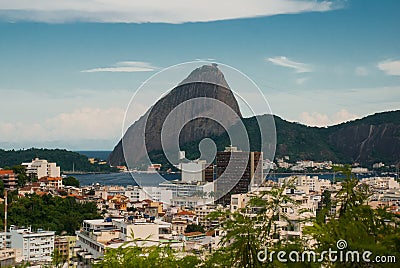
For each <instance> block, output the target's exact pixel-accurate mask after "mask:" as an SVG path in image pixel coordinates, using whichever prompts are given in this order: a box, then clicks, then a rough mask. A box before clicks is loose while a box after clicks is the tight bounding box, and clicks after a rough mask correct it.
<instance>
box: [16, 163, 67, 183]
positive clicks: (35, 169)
mask: <svg viewBox="0 0 400 268" xmlns="http://www.w3.org/2000/svg"><path fill="white" fill-rule="evenodd" d="M21 165H22V166H24V167H25V168H26V174H27V175H28V176H31V177H35V178H37V179H41V178H43V177H50V178H59V177H60V167H58V166H57V164H56V163H50V162H48V161H47V160H44V159H39V158H35V159H33V160H32V162H30V163H22V164H21Z"/></svg>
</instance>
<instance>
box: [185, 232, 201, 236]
mask: <svg viewBox="0 0 400 268" xmlns="http://www.w3.org/2000/svg"><path fill="white" fill-rule="evenodd" d="M202 234H203V233H202V232H190V233H184V234H183V235H184V236H197V235H202Z"/></svg>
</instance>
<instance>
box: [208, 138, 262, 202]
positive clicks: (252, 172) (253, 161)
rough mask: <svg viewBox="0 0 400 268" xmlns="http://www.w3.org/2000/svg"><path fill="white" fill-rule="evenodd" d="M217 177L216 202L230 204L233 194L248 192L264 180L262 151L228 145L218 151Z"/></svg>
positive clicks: (215, 186)
mask: <svg viewBox="0 0 400 268" xmlns="http://www.w3.org/2000/svg"><path fill="white" fill-rule="evenodd" d="M216 160H217V178H216V180H215V184H214V189H215V190H214V191H215V194H216V203H217V204H221V205H224V206H226V205H229V204H230V202H231V195H232V194H241V193H247V192H248V191H249V189H250V187H251V186H252V185H260V184H261V182H262V181H263V169H262V160H263V153H262V152H242V151H239V150H237V148H236V147H232V146H231V147H226V149H225V151H224V152H217V157H216Z"/></svg>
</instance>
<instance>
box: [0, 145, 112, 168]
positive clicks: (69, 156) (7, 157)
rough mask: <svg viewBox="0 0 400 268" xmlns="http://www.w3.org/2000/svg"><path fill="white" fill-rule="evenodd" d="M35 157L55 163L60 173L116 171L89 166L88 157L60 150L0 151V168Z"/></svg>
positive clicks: (96, 165)
mask: <svg viewBox="0 0 400 268" xmlns="http://www.w3.org/2000/svg"><path fill="white" fill-rule="evenodd" d="M35 157H38V158H40V159H46V160H48V161H50V162H56V163H57V165H58V166H60V168H61V171H72V169H73V168H74V169H75V171H82V172H110V171H116V169H114V168H110V167H109V165H99V164H91V163H90V162H89V161H88V157H87V156H85V155H82V154H79V153H77V152H71V151H67V150H62V149H37V148H31V149H27V150H9V151H6V150H1V149H0V167H5V166H14V165H20V164H21V163H23V162H30V161H32V159H34V158H35Z"/></svg>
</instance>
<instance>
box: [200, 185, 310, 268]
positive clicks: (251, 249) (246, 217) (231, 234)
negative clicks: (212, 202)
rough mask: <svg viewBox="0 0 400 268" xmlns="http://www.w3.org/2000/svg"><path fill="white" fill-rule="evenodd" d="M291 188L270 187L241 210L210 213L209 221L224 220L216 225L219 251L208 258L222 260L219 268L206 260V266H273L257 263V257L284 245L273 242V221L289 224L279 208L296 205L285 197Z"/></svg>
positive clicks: (295, 244)
mask: <svg viewBox="0 0 400 268" xmlns="http://www.w3.org/2000/svg"><path fill="white" fill-rule="evenodd" d="M293 187H294V186H293V185H292V182H291V181H289V182H288V183H285V184H284V185H282V186H281V187H272V188H271V190H269V191H264V192H261V193H260V194H259V195H255V196H254V197H252V198H251V199H250V202H249V204H248V205H247V206H246V207H245V208H244V209H241V210H239V211H236V212H233V213H232V212H230V211H224V212H222V211H218V212H213V213H211V214H210V217H211V218H214V219H217V218H218V219H225V220H223V221H222V222H221V225H220V226H219V228H220V229H222V230H223V233H224V236H223V237H222V238H221V242H220V245H221V246H222V248H220V249H219V250H217V251H215V252H214V253H213V254H212V256H211V257H210V258H211V259H220V260H223V265H222V266H221V265H220V263H217V264H212V263H211V262H209V261H206V265H207V266H206V267H227V266H231V267H265V265H267V266H268V265H275V264H271V263H267V264H264V263H261V262H260V261H259V260H258V257H257V254H258V252H259V251H260V250H261V249H263V248H265V247H268V248H269V249H272V250H278V251H279V250H281V249H283V248H285V247H287V246H288V245H286V244H285V243H283V242H278V243H276V239H277V238H279V233H280V230H279V228H278V225H277V223H276V222H277V221H286V222H287V224H288V226H291V224H292V223H291V222H290V221H289V219H288V218H287V216H286V214H285V213H283V212H282V211H283V210H282V208H284V207H287V206H292V207H295V206H298V202H296V201H295V200H293V199H292V198H291V197H290V196H289V195H286V194H285V192H286V189H288V188H293ZM299 243H300V244H299ZM289 245H290V246H291V247H297V248H299V249H300V248H302V244H301V241H290V244H289Z"/></svg>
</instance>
